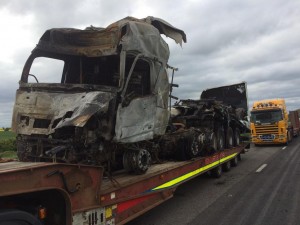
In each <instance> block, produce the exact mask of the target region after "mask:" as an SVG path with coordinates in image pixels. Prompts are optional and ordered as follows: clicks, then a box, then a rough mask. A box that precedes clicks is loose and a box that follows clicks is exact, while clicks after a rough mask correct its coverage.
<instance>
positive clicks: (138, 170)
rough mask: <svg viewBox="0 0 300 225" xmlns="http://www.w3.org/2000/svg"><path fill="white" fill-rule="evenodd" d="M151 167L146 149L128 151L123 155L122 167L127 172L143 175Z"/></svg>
mask: <svg viewBox="0 0 300 225" xmlns="http://www.w3.org/2000/svg"><path fill="white" fill-rule="evenodd" d="M150 165H151V155H150V153H149V152H148V151H147V150H146V149H140V150H128V151H126V152H124V154H123V166H124V169H125V170H126V171H128V172H132V173H134V174H144V173H146V171H147V170H148V168H149V167H150Z"/></svg>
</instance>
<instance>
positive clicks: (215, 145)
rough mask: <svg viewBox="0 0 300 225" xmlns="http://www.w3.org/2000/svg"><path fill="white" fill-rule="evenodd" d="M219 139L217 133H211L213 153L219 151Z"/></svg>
mask: <svg viewBox="0 0 300 225" xmlns="http://www.w3.org/2000/svg"><path fill="white" fill-rule="evenodd" d="M218 143H219V142H218V138H217V135H216V134H215V132H213V133H211V135H210V149H211V150H212V151H217V150H218Z"/></svg>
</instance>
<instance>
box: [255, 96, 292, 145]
mask: <svg viewBox="0 0 300 225" xmlns="http://www.w3.org/2000/svg"><path fill="white" fill-rule="evenodd" d="M288 120H289V116H288V112H287V110H286V104H285V100H284V99H267V100H261V101H256V102H254V103H253V107H252V110H251V121H250V122H251V124H250V128H251V138H252V142H253V143H254V144H255V145H260V144H288V143H289V142H290V141H291V140H292V137H293V131H292V129H291V127H290V126H289V122H288Z"/></svg>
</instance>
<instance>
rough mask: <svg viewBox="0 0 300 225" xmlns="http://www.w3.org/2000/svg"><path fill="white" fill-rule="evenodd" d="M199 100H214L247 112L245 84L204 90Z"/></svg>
mask: <svg viewBox="0 0 300 225" xmlns="http://www.w3.org/2000/svg"><path fill="white" fill-rule="evenodd" d="M200 98H201V99H214V100H217V101H222V102H223V103H224V104H227V105H231V106H233V107H235V108H243V109H244V110H245V112H246V113H247V112H248V100H247V84H246V82H242V83H238V84H232V85H228V86H222V87H216V88H211V89H206V90H205V91H203V92H202V94H201V97H200Z"/></svg>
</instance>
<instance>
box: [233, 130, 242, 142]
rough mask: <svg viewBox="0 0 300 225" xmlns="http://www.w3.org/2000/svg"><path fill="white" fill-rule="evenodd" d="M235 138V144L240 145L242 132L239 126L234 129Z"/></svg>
mask: <svg viewBox="0 0 300 225" xmlns="http://www.w3.org/2000/svg"><path fill="white" fill-rule="evenodd" d="M233 136H234V139H233V146H238V145H240V144H241V137H240V136H241V132H240V129H239V128H235V129H234V135H233Z"/></svg>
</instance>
